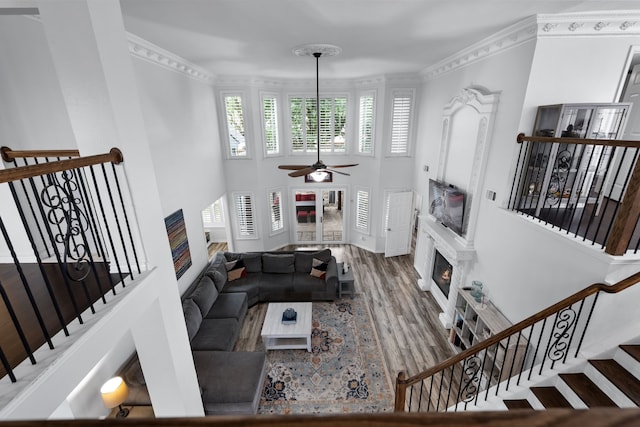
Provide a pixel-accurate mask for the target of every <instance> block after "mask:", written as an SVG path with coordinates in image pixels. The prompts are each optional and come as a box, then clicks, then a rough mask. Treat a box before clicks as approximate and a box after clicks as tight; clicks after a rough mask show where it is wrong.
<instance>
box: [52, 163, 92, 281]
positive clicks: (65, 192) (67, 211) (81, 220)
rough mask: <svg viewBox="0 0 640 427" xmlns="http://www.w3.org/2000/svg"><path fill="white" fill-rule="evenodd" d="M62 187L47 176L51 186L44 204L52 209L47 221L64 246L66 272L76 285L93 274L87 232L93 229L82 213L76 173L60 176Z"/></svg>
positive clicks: (55, 178)
mask: <svg viewBox="0 0 640 427" xmlns="http://www.w3.org/2000/svg"><path fill="white" fill-rule="evenodd" d="M60 177H61V178H62V183H60V181H59V179H58V177H57V176H56V175H55V174H49V175H48V176H47V185H46V186H45V187H44V188H43V189H42V191H41V192H40V200H41V201H42V204H43V205H45V206H46V207H47V208H49V210H48V212H47V215H46V216H47V220H48V221H49V223H50V224H51V225H53V226H54V227H51V230H52V233H53V237H54V240H55V243H58V244H62V245H63V246H64V252H63V257H64V259H63V269H64V271H65V274H66V275H67V277H68V278H69V279H71V280H73V281H75V282H80V281H82V280H84V279H86V278H87V276H88V275H89V272H90V265H89V259H88V256H89V252H88V248H87V244H86V243H87V242H86V235H85V234H84V233H85V231H87V230H88V228H89V222H88V221H87V216H86V214H85V213H84V212H83V210H82V199H81V198H80V196H79V189H78V184H77V183H76V181H75V180H74V174H73V172H72V171H63V172H61V173H60Z"/></svg>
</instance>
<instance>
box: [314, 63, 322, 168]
mask: <svg viewBox="0 0 640 427" xmlns="http://www.w3.org/2000/svg"><path fill="white" fill-rule="evenodd" d="M313 56H315V57H316V132H317V134H318V138H317V142H316V143H317V145H318V146H317V147H316V148H317V149H318V163H320V66H319V63H320V56H322V53H321V52H314V53H313Z"/></svg>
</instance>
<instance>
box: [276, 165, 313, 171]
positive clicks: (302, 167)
mask: <svg viewBox="0 0 640 427" xmlns="http://www.w3.org/2000/svg"><path fill="white" fill-rule="evenodd" d="M308 167H309V165H279V166H278V169H286V170H293V171H297V170H300V169H304V168H308Z"/></svg>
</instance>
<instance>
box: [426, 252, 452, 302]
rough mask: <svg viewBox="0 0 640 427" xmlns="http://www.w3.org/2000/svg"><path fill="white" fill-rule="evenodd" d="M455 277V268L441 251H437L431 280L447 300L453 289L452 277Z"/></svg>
mask: <svg viewBox="0 0 640 427" xmlns="http://www.w3.org/2000/svg"><path fill="white" fill-rule="evenodd" d="M452 276H453V266H452V265H451V264H450V263H449V261H447V259H446V258H445V257H444V256H442V254H441V253H440V251H438V250H437V249H436V253H435V258H434V260H433V270H432V272H431V279H432V280H433V282H434V283H435V284H436V285H437V286H438V288H440V291H442V293H443V294H444V296H445V298H449V289H450V288H451V277H452Z"/></svg>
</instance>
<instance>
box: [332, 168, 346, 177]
mask: <svg viewBox="0 0 640 427" xmlns="http://www.w3.org/2000/svg"><path fill="white" fill-rule="evenodd" d="M326 170H328V171H329V172H333V173H339V174H340V175H347V176H351V174H350V173H346V172H340V171H337V170H333V169H329V168H327V169H326Z"/></svg>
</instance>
